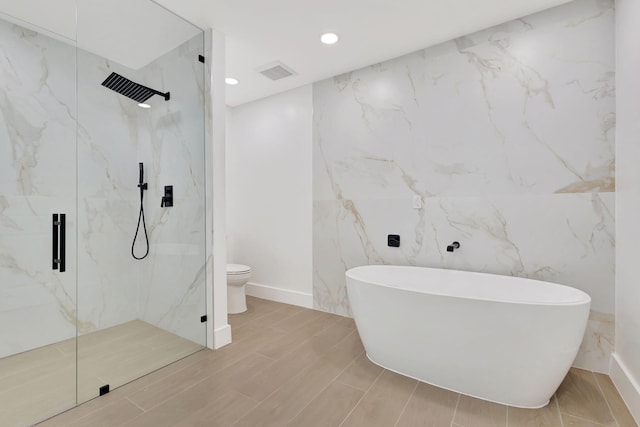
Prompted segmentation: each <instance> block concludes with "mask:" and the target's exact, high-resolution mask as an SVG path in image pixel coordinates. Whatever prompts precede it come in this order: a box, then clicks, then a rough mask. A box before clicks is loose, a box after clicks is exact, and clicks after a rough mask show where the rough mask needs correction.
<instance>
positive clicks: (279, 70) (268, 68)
mask: <svg viewBox="0 0 640 427" xmlns="http://www.w3.org/2000/svg"><path fill="white" fill-rule="evenodd" d="M258 72H259V73H260V74H262V75H263V76H265V77H267V78H269V79H271V80H280V79H284V78H285V77H289V76H293V75H295V74H296V72H295V71H293V70H292V69H291V68H289V67H287V66H286V65H284V64H283V63H282V62H272V63H271V64H268V65H265V66H264V67H262V68H259V69H258Z"/></svg>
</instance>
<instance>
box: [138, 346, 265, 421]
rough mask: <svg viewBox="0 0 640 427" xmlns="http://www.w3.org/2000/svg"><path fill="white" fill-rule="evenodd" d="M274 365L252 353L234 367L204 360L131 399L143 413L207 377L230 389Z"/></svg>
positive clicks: (233, 365)
mask: <svg viewBox="0 0 640 427" xmlns="http://www.w3.org/2000/svg"><path fill="white" fill-rule="evenodd" d="M271 362H272V360H271V359H269V358H268V357H265V356H262V355H260V354H256V353H249V354H247V355H246V357H244V358H242V359H240V360H238V361H237V362H236V363H234V364H232V365H220V366H215V359H213V360H212V361H203V362H201V363H198V364H195V365H191V366H189V367H187V368H186V369H183V370H182V371H179V372H176V373H175V374H174V375H172V376H170V377H166V378H163V379H162V380H160V381H158V382H156V383H154V384H152V385H150V386H149V387H145V388H144V389H142V390H140V391H138V392H136V393H134V394H132V395H130V396H128V398H129V399H130V400H131V401H132V402H133V403H135V404H136V405H138V406H139V407H141V408H143V409H144V410H149V409H151V408H154V407H156V406H158V405H160V404H162V403H163V402H164V401H166V400H168V399H170V398H172V397H173V396H174V395H176V394H177V393H180V392H181V391H182V390H186V389H189V388H191V387H193V386H195V385H196V384H198V383H200V382H202V381H204V380H206V379H207V378H214V379H215V381H216V382H217V385H218V386H219V385H221V384H227V383H228V384H229V386H230V387H231V385H232V384H234V383H235V381H237V380H238V378H240V377H241V376H242V375H253V374H255V373H257V372H259V371H260V370H262V369H263V368H264V367H265V366H267V365H268V364H269V363H271ZM231 379H233V380H231Z"/></svg>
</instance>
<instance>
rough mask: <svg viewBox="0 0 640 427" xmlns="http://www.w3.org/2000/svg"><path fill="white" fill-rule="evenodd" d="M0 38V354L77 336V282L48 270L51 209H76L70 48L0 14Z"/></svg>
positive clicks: (70, 261)
mask: <svg viewBox="0 0 640 427" xmlns="http://www.w3.org/2000/svg"><path fill="white" fill-rule="evenodd" d="M0 40H1V43H0V358H2V357H4V356H7V355H10V354H13V353H17V352H20V351H23V350H25V349H29V348H33V347H35V346H39V345H44V344H49V343H50V342H54V341H60V340H63V339H67V338H71V337H73V336H75V318H76V287H75V283H76V282H75V277H72V276H70V275H67V274H59V273H57V272H54V271H53V270H52V268H51V214H52V213H54V212H71V211H72V209H74V207H75V127H76V125H75V48H73V47H72V46H68V45H64V44H62V43H60V42H57V41H54V40H52V39H50V38H47V37H43V36H41V35H39V34H37V33H35V32H33V31H30V30H26V29H24V28H21V27H19V26H16V25H12V24H9V23H7V22H5V21H2V20H0ZM18 52H19V54H16V53H18ZM52 172H54V173H52ZM75 224H76V221H75V217H73V216H71V217H69V218H68V221H67V226H68V229H69V232H68V234H67V236H68V237H69V239H75V233H74V232H73V231H72V230H73V228H74V227H75ZM74 249H75V248H74V247H69V250H68V253H67V268H68V269H69V270H71V271H74V270H75V250H74Z"/></svg>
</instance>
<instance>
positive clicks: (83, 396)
mask: <svg viewBox="0 0 640 427" xmlns="http://www.w3.org/2000/svg"><path fill="white" fill-rule="evenodd" d="M203 54H204V35H203V32H202V31H201V30H200V29H199V28H197V27H195V26H193V25H192V24H190V23H188V22H186V21H184V20H183V19H181V18H179V17H177V16H176V15H174V14H172V13H170V12H169V11H167V10H166V9H164V8H162V7H160V6H159V5H157V4H156V3H154V2H152V1H151V0H113V1H110V2H103V1H99V0H78V1H77V2H76V1H70V0H67V1H62V2H56V6H55V7H52V6H51V5H50V3H49V2H48V1H46V0H21V1H20V2H15V1H9V0H0V402H1V403H0V426H5V425H6V426H14V425H29V424H32V423H34V422H36V421H38V420H42V419H44V418H46V417H48V416H51V415H53V414H55V413H58V412H61V411H63V410H65V409H68V408H71V407H73V406H75V405H77V404H79V403H82V402H85V401H87V400H89V399H92V398H95V397H98V396H99V395H101V394H104V393H107V392H109V391H110V390H113V389H114V388H116V387H118V386H121V385H123V384H125V383H127V382H130V381H132V380H134V379H136V378H139V377H140V376H143V375H145V374H147V373H149V372H151V371H153V370H156V369H158V368H161V367H163V366H165V365H167V364H169V363H172V362H174V361H176V360H178V359H180V358H183V357H185V356H187V355H189V354H192V353H194V352H196V351H198V350H200V349H202V348H203V346H204V345H205V343H206V322H204V320H205V319H204V318H203V317H202V316H203V315H204V314H205V313H206V306H205V301H206V295H205V281H206V277H205V271H206V270H205V262H206V257H205V164H204V150H205V148H204V144H205V142H204V141H205V136H204V128H205V123H204V120H205V113H204V81H205V75H204V73H205V67H204V64H203V62H202V60H203V57H202V55H203ZM134 237H136V239H135V241H134ZM145 255H146V256H145Z"/></svg>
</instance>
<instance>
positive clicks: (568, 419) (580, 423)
mask: <svg viewBox="0 0 640 427" xmlns="http://www.w3.org/2000/svg"><path fill="white" fill-rule="evenodd" d="M562 422H563V424H564V427H602V426H603V425H604V424H598V423H594V422H593V421H589V420H585V419H584V418H578V417H574V416H573V415H568V414H562Z"/></svg>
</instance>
